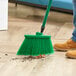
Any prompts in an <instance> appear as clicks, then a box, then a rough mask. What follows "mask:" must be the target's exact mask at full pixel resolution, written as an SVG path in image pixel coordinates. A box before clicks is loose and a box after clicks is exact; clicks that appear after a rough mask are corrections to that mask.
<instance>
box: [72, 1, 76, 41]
mask: <svg viewBox="0 0 76 76" xmlns="http://www.w3.org/2000/svg"><path fill="white" fill-rule="evenodd" d="M73 24H74V27H75V29H74V31H73V33H72V35H73V36H72V40H73V41H75V42H76V0H73Z"/></svg>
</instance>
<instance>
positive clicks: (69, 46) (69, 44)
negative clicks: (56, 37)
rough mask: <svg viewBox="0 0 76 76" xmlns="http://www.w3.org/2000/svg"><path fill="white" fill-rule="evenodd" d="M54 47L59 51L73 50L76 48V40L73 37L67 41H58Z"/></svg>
mask: <svg viewBox="0 0 76 76" xmlns="http://www.w3.org/2000/svg"><path fill="white" fill-rule="evenodd" d="M54 48H55V49H56V50H59V51H67V50H73V49H76V42H74V41H73V40H72V39H69V40H68V41H66V42H65V43H56V44H55V45H54Z"/></svg>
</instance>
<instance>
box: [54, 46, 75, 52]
mask: <svg viewBox="0 0 76 76" xmlns="http://www.w3.org/2000/svg"><path fill="white" fill-rule="evenodd" d="M54 49H55V50H56V51H61V52H67V51H68V50H76V49H60V48H58V47H54Z"/></svg>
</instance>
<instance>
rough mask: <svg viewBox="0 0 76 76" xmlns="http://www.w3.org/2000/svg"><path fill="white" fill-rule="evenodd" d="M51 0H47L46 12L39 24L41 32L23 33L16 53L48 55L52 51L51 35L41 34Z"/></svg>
mask: <svg viewBox="0 0 76 76" xmlns="http://www.w3.org/2000/svg"><path fill="white" fill-rule="evenodd" d="M51 4H52V0H49V3H48V7H47V10H46V14H45V17H44V20H43V24H42V26H41V32H36V35H25V39H24V41H23V43H22V45H21V46H20V48H19V50H18V52H17V55H31V56H39V55H44V54H45V55H49V54H52V53H54V50H53V46H52V42H51V39H50V38H51V36H47V35H43V31H44V28H45V24H46V21H47V18H48V14H49V11H50V7H51Z"/></svg>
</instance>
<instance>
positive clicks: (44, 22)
mask: <svg viewBox="0 0 76 76" xmlns="http://www.w3.org/2000/svg"><path fill="white" fill-rule="evenodd" d="M51 5H52V0H49V3H48V6H47V10H46V13H45V17H44V20H43V23H42V27H41V32H43V30H44V28H45V24H46V21H47V18H48V14H49V11H50V8H51Z"/></svg>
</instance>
